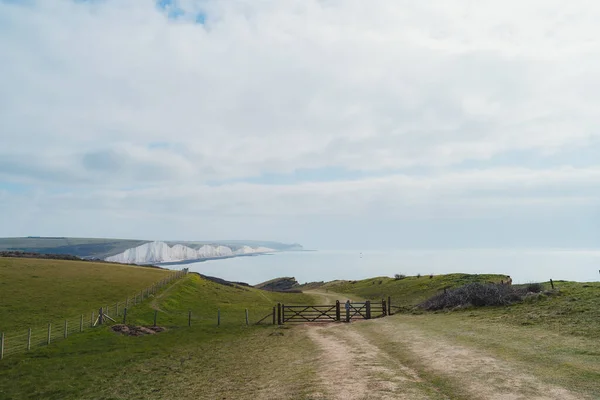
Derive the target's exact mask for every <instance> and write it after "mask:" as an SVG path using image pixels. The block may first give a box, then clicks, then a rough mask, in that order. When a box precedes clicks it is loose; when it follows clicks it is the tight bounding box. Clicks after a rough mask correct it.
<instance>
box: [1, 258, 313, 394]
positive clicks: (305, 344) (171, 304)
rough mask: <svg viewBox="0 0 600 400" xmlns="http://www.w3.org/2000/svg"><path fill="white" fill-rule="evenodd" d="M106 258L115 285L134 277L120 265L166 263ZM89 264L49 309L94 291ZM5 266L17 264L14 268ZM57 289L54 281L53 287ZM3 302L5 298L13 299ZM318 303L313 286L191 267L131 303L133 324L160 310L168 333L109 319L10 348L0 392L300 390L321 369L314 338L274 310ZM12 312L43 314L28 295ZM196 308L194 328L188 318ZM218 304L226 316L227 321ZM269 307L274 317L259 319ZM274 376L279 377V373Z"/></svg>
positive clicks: (40, 265)
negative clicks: (114, 327) (249, 283)
mask: <svg viewBox="0 0 600 400" xmlns="http://www.w3.org/2000/svg"><path fill="white" fill-rule="evenodd" d="M10 261H12V265H11V267H12V268H10V269H15V267H16V265H15V264H14V263H15V262H17V263H18V262H22V261H26V262H32V263H33V265H30V266H29V267H31V268H35V269H36V270H37V271H40V270H43V269H44V268H45V267H47V265H46V264H47V262H46V261H47V260H18V261H15V260H9V262H10ZM65 263H66V262H62V264H65ZM100 265H102V266H105V267H106V268H108V269H107V270H104V271H103V274H104V275H106V276H105V278H106V279H109V280H110V282H112V284H113V285H114V284H117V283H118V280H119V279H121V280H123V281H124V282H130V281H131V276H129V275H123V272H122V271H120V269H121V268H129V269H130V271H134V270H135V271H155V272H157V273H160V271H161V270H153V269H147V268H140V269H136V267H124V266H123V267H121V266H118V265H113V264H100ZM84 266H88V263H85V264H84V265H80V266H79V268H78V270H79V278H81V279H80V280H77V279H75V280H73V281H72V284H71V285H70V286H72V287H73V288H75V286H77V285H76V282H79V283H80V285H79V287H78V288H77V290H76V291H72V292H64V293H63V294H62V295H61V296H59V295H58V294H57V293H54V295H53V296H48V297H47V301H46V305H47V307H48V308H49V309H52V308H57V307H58V304H63V303H62V300H61V298H65V299H69V300H70V301H71V302H75V301H76V300H77V299H79V298H80V296H82V295H84V294H85V293H87V288H88V286H87V283H86V282H89V279H88V274H89V270H86V269H85V268H84ZM54 267H55V268H56V265H55V266H54ZM62 267H63V268H62V269H63V270H64V271H69V273H70V274H71V276H72V277H74V276H76V275H77V273H76V271H74V270H73V269H71V268H66V267H65V266H64V265H63V266H62ZM67 267H69V266H67ZM110 268H113V270H110ZM4 269H9V268H7V267H6V266H5V267H4ZM58 269H60V268H58ZM75 269H77V268H75ZM39 273H40V272H38V274H39ZM63 275H66V273H64V272H63ZM101 275H102V274H101ZM113 275H114V276H113ZM39 276H41V275H39ZM119 276H120V278H118V277H119ZM36 279H39V280H40V281H46V282H47V283H49V282H52V281H53V278H52V277H51V276H50V275H44V277H43V278H42V277H40V278H33V277H32V276H29V277H28V281H29V283H32V282H34V281H35V280H36ZM13 282H14V279H13ZM123 284H125V283H123ZM104 285H105V286H107V289H108V287H109V286H111V285H109V284H107V283H106V282H105V283H104ZM19 286H20V287H21V288H26V286H25V285H19ZM50 287H53V285H50ZM49 290H50V289H45V291H46V292H48V291H49ZM25 292H29V290H25ZM57 292H60V290H57ZM14 293H16V291H15V292H14ZM2 299H5V298H4V297H3V298H2ZM0 301H1V302H2V303H1V304H2V305H4V300H0ZM313 301H314V300H313V297H311V296H309V295H306V294H293V293H275V292H265V291H262V290H258V289H255V288H252V287H245V286H241V285H236V284H220V283H216V282H213V281H210V280H207V279H204V278H202V277H200V276H199V275H197V274H193V273H190V274H188V275H187V276H185V277H184V278H182V279H180V280H177V281H175V282H174V283H172V284H171V285H170V286H169V287H167V288H166V289H165V290H163V291H161V292H159V293H157V296H150V298H149V299H148V300H146V301H144V302H143V303H142V304H140V305H137V306H135V307H133V308H131V310H129V311H128V320H127V323H128V324H134V325H151V324H152V323H153V319H154V315H155V311H157V324H158V325H160V326H162V327H165V328H166V331H165V332H162V333H159V334H155V335H148V336H142V337H133V336H123V335H120V334H117V333H115V332H112V331H111V329H110V327H108V326H100V327H96V328H92V329H86V330H85V331H84V332H83V333H77V334H73V335H72V336H70V337H69V338H68V339H66V340H61V341H57V342H56V343H52V344H51V345H49V346H44V347H42V348H38V349H35V350H33V351H31V352H30V353H26V352H24V353H19V354H11V355H10V356H9V357H6V358H5V359H4V360H2V361H0V398H8V399H21V398H44V399H61V400H62V399H81V398H94V399H131V398H190V399H192V398H194V399H196V398H252V396H253V393H254V392H255V391H256V390H257V388H258V387H263V388H264V387H265V386H269V385H274V386H277V385H278V384H285V385H286V387H287V389H288V390H292V391H293V392H294V393H298V394H300V395H301V394H302V393H303V391H304V390H307V388H306V387H305V383H306V379H310V377H311V376H314V371H313V370H312V368H313V367H312V366H311V365H310V363H309V362H308V361H309V359H310V357H312V355H311V354H312V351H314V349H313V345H312V344H311V343H310V341H309V340H308V339H307V338H306V337H305V336H303V335H301V334H300V333H297V332H293V330H289V329H286V327H283V328H277V327H273V326H272V325H270V323H271V317H270V313H271V311H272V307H273V306H274V305H276V304H277V302H283V303H286V304H311V303H313ZM38 305H39V304H38ZM246 309H247V310H248V313H249V322H250V325H248V326H247V325H246V321H245V311H246ZM13 311H16V312H18V313H19V312H20V313H23V314H28V315H29V316H30V318H31V317H32V316H35V315H37V314H38V313H37V311H36V310H35V309H34V308H33V307H29V306H26V305H25V303H24V302H19V303H15V304H14V305H13ZM190 311H191V315H192V318H191V327H190V326H188V316H189V314H188V313H189V312H190ZM218 312H220V315H221V323H220V325H219V326H217V313H218ZM11 315H12V314H11ZM267 315H269V318H267V319H266V321H265V322H266V323H265V324H263V325H258V326H257V325H254V323H255V322H257V321H258V320H259V319H260V318H262V317H264V316H267ZM275 333H276V334H275ZM10 339H11V338H10V337H8V338H7V340H10ZM7 343H8V342H7ZM279 354H287V355H289V356H291V357H293V359H296V360H298V359H300V360H304V357H306V362H300V363H299V364H298V365H296V366H295V367H294V368H293V369H289V368H286V367H287V363H288V359H286V357H280V356H278V355H279ZM275 374H276V375H277V376H278V379H277V381H274V380H273V376H274V375H275ZM107 383H110V384H107ZM236 393H237V394H236ZM240 393H243V396H242V397H239V396H240V395H239V394H240ZM275 393H276V391H275ZM236 396H238V397H236Z"/></svg>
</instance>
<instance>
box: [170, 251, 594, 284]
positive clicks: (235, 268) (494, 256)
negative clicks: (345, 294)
mask: <svg viewBox="0 0 600 400" xmlns="http://www.w3.org/2000/svg"><path fill="white" fill-rule="evenodd" d="M168 268H170V269H181V268H189V269H190V271H193V272H199V273H201V274H204V275H209V276H214V277H219V278H222V279H226V280H229V281H237V282H245V283H248V284H251V285H255V284H257V283H260V282H264V281H267V280H269V279H273V278H278V277H284V276H287V277H295V278H296V280H297V281H298V282H300V283H306V282H314V281H331V280H336V279H345V280H359V279H366V278H371V277H376V276H389V277H393V276H394V275H395V274H404V275H407V276H412V275H417V274H421V275H429V274H448V273H454V272H462V273H469V274H502V275H510V276H511V278H512V279H513V283H530V282H544V281H548V280H549V279H553V280H569V281H578V282H591V281H599V280H600V249H591V250H582V249H453V250H447V249H444V250H393V251H389V250H388V251H364V252H359V251H347V250H321V251H290V252H279V253H273V254H265V255H256V256H250V257H235V258H228V259H220V260H208V261H203V262H196V263H186V264H185V265H169V266H168Z"/></svg>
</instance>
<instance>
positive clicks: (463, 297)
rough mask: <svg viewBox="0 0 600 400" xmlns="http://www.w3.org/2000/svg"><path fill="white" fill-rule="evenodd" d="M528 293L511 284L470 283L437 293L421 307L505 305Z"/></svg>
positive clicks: (428, 308)
mask: <svg viewBox="0 0 600 400" xmlns="http://www.w3.org/2000/svg"><path fill="white" fill-rule="evenodd" d="M526 294H527V292H526V291H525V290H523V289H522V288H518V287H513V286H511V285H497V284H493V283H488V284H484V283H470V284H468V285H464V286H461V287H459V288H456V289H452V290H448V291H446V292H444V293H440V294H437V295H435V296H433V297H432V298H430V299H429V300H427V301H425V302H423V303H421V304H420V305H419V307H421V308H423V309H425V310H441V309H444V308H456V307H469V306H475V307H482V306H504V305H508V304H512V303H516V302H520V301H521V300H523V297H524V296H525V295H526Z"/></svg>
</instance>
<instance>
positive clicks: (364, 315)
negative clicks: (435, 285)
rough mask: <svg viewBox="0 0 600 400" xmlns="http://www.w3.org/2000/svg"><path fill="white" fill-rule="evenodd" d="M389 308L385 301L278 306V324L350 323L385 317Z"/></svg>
mask: <svg viewBox="0 0 600 400" xmlns="http://www.w3.org/2000/svg"><path fill="white" fill-rule="evenodd" d="M386 315H388V314H387V307H386V302H385V300H382V301H381V303H379V302H375V303H371V302H370V301H366V302H364V303H343V304H341V303H340V302H339V301H336V303H335V305H321V306H286V305H284V304H278V305H277V323H278V324H279V325H282V324H285V323H288V322H290V323H294V322H336V321H338V322H339V321H345V322H350V321H352V320H357V319H372V318H380V317H385V316H386Z"/></svg>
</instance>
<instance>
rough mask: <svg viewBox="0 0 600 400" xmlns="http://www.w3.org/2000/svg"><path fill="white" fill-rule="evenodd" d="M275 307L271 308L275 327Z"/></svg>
mask: <svg viewBox="0 0 600 400" xmlns="http://www.w3.org/2000/svg"><path fill="white" fill-rule="evenodd" d="M275 323H276V322H275V306H273V325H275Z"/></svg>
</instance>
